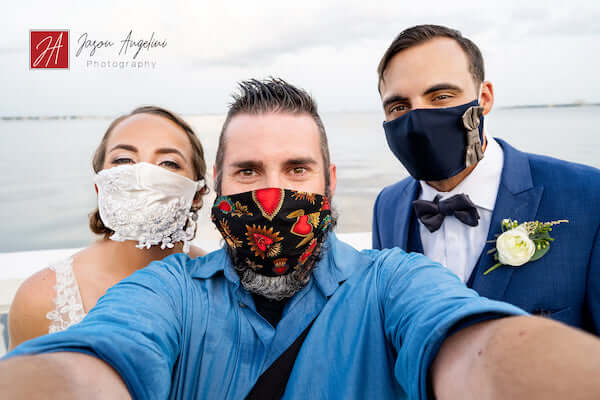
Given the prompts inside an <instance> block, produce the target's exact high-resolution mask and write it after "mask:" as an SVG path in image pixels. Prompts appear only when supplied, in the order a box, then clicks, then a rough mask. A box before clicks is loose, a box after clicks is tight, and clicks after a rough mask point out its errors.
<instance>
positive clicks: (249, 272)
mask: <svg viewBox="0 0 600 400" xmlns="http://www.w3.org/2000/svg"><path fill="white" fill-rule="evenodd" d="M326 235H327V234H326ZM324 243H325V238H323V243H322V244H321V245H320V246H319V248H317V249H315V251H314V252H313V254H311V256H310V257H309V259H308V260H306V263H305V264H304V266H303V268H302V269H300V270H295V271H292V272H290V273H289V274H285V275H281V276H266V275H262V274H260V273H257V272H256V271H254V270H253V269H252V268H250V267H249V266H248V264H247V263H246V260H244V259H241V258H240V257H238V256H237V254H235V252H234V251H232V250H231V248H230V247H229V246H227V245H225V248H226V249H227V253H228V254H229V258H230V259H231V262H232V264H233V266H234V268H235V270H236V271H237V273H238V275H239V277H240V283H241V284H242V287H243V288H244V289H246V290H247V291H249V292H250V293H254V294H258V295H261V296H263V297H266V298H267V299H271V300H277V301H281V300H283V299H288V298H290V297H292V296H294V295H295V294H296V293H298V292H299V291H300V290H302V289H303V288H304V287H305V286H306V285H308V282H310V277H311V276H312V271H313V268H314V267H315V266H316V264H317V263H318V262H319V260H320V254H321V250H322V248H323V246H324Z"/></svg>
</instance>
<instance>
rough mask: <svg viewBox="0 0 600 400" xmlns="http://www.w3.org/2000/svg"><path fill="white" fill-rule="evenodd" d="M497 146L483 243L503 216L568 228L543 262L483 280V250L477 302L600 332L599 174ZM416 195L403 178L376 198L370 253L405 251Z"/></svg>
mask: <svg viewBox="0 0 600 400" xmlns="http://www.w3.org/2000/svg"><path fill="white" fill-rule="evenodd" d="M496 140H497V141H498V143H499V144H500V146H502V149H503V151H504V167H503V170H502V177H501V181H500V187H499V189H498V196H497V198H496V205H495V208H494V211H493V214H492V222H491V225H490V230H489V233H488V240H493V239H495V237H496V236H495V235H496V234H498V233H500V223H501V221H502V219H504V218H512V219H516V220H518V221H519V222H525V221H534V220H537V221H551V220H558V219H568V220H569V223H568V224H561V225H559V226H557V227H555V228H554V230H553V231H552V233H551V236H552V237H553V238H554V239H555V241H554V242H552V245H551V246H550V250H549V251H548V253H546V255H545V256H544V257H542V258H541V259H539V260H537V261H534V262H531V263H527V264H525V265H523V266H521V267H506V266H503V267H500V268H498V269H496V270H495V271H493V272H491V273H489V274H488V275H483V272H484V271H485V270H486V269H487V268H488V267H490V266H492V265H494V264H495V261H494V259H493V255H488V254H487V252H488V250H489V249H491V248H492V247H493V244H487V245H486V247H485V248H484V250H483V252H482V253H481V256H480V258H479V261H478V262H477V265H476V266H475V269H474V270H473V273H472V275H471V277H470V279H469V281H468V282H467V285H468V286H469V287H471V288H473V289H474V290H476V291H477V292H478V293H479V294H480V295H482V296H485V297H488V298H491V299H494V300H501V301H505V302H508V303H512V304H514V305H516V306H518V307H521V308H523V309H524V310H526V311H528V312H530V313H533V314H541V315H545V316H548V317H550V318H553V319H556V320H558V321H562V322H564V323H567V324H569V325H572V326H576V327H579V328H582V329H584V330H586V331H588V332H592V333H594V334H598V333H600V233H599V232H600V170H598V169H596V168H592V167H588V166H584V165H580V164H574V163H569V162H566V161H561V160H557V159H554V158H550V157H545V156H540V155H535V154H528V153H523V152H521V151H518V150H516V149H515V148H513V147H511V146H510V145H509V144H507V143H506V142H504V141H502V140H500V139H496ZM419 190H420V186H419V182H418V181H416V180H415V179H413V178H412V177H408V178H406V179H404V180H402V181H400V182H398V183H396V184H394V185H391V186H388V187H386V188H385V189H383V190H382V191H381V193H379V195H378V196H377V200H376V202H375V209H374V215H373V248H376V249H382V248H390V247H395V246H398V247H401V248H403V249H406V248H407V243H408V242H409V226H410V222H411V219H412V218H413V207H412V201H413V200H415V199H416V197H417V196H418V194H419ZM413 232H415V230H414V229H413ZM416 232H418V230H416ZM419 243H420V239H419ZM457 245H460V243H458V244H457Z"/></svg>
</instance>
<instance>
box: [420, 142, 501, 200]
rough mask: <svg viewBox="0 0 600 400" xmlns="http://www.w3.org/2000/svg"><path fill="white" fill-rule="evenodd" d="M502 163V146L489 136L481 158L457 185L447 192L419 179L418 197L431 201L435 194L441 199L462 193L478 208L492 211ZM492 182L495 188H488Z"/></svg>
mask: <svg viewBox="0 0 600 400" xmlns="http://www.w3.org/2000/svg"><path fill="white" fill-rule="evenodd" d="M503 164H504V156H503V152H502V148H501V147H500V145H499V144H498V142H496V141H495V140H494V138H492V137H489V138H488V139H487V146H486V148H485V153H484V157H483V159H481V161H479V162H478V163H477V166H476V167H475V168H474V169H473V171H471V173H470V174H469V175H468V176H467V177H466V178H465V179H464V180H463V181H462V182H461V183H460V184H459V185H458V186H457V187H455V188H454V189H452V190H451V191H449V192H438V191H437V190H436V189H434V188H432V187H431V186H429V185H428V184H427V183H426V182H425V181H419V184H420V185H421V195H420V196H419V199H421V200H428V201H432V200H433V199H434V198H435V196H436V195H440V196H442V198H443V199H446V198H449V197H452V196H454V195H455V194H460V193H464V194H466V195H468V196H469V198H470V199H471V201H472V202H473V203H474V204H475V205H476V206H477V207H478V208H483V209H486V210H488V211H493V209H494V205H495V203H496V196H497V194H498V186H499V185H500V177H501V176H502V167H503ZM494 184H495V185H496V186H495V189H496V190H490V189H491V188H493V186H490V185H494Z"/></svg>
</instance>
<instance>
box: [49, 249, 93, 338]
mask: <svg viewBox="0 0 600 400" xmlns="http://www.w3.org/2000/svg"><path fill="white" fill-rule="evenodd" d="M50 269H51V270H53V271H54V272H55V273H56V286H54V289H55V290H56V297H55V298H54V304H55V305H56V307H55V308H54V310H52V311H50V312H49V313H47V314H46V318H48V319H49V320H50V321H51V323H50V328H49V329H48V333H54V332H59V331H63V330H65V329H67V328H68V327H69V326H71V325H73V324H76V323H78V322H80V321H81V320H82V319H83V317H85V315H86V314H85V312H84V310H83V302H82V301H81V293H80V292H79V285H78V284H77V279H76V278H75V274H74V273H73V257H69V258H67V259H65V260H62V261H60V262H57V263H55V264H53V265H51V266H50Z"/></svg>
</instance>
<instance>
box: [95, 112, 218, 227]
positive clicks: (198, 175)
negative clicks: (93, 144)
mask: <svg viewBox="0 0 600 400" xmlns="http://www.w3.org/2000/svg"><path fill="white" fill-rule="evenodd" d="M137 114H152V115H158V116H160V117H163V118H166V119H168V120H170V121H172V122H174V123H175V124H176V125H177V126H179V127H180V128H181V129H183V131H185V133H186V135H187V137H188V139H189V140H190V144H191V145H192V169H193V171H194V180H201V179H205V175H206V161H205V160H204V149H203V148H202V144H201V143H200V140H199V139H198V137H197V136H196V134H195V133H194V130H193V129H192V128H191V126H190V125H189V124H188V123H187V122H185V121H184V120H183V119H182V118H181V117H180V116H178V115H177V114H175V113H174V112H172V111H169V110H166V109H164V108H162V107H157V106H142V107H138V108H136V109H135V110H133V111H132V112H130V113H129V114H125V115H121V116H120V117H118V118H117V119H115V120H114V121H113V122H111V124H110V125H109V126H108V129H107V130H106V132H105V133H104V136H103V137H102V140H101V141H100V144H99V145H98V148H97V149H96V151H95V152H94V157H93V158H92V168H93V169H94V172H96V173H98V172H100V171H102V169H103V166H104V161H105V157H106V144H107V142H108V138H109V136H110V134H111V132H112V131H113V130H114V129H115V127H116V126H117V125H119V124H120V123H121V122H123V121H124V120H126V119H127V118H129V117H131V116H133V115H137ZM207 193H208V186H206V184H204V186H203V187H202V189H200V190H199V191H198V192H197V194H196V196H200V198H201V197H202V196H204V195H205V194H207ZM200 208H202V203H200V205H199V206H195V207H194V208H193V209H192V211H198V210H199V209H200ZM89 217H90V229H91V230H92V232H94V233H97V234H100V235H102V234H103V235H104V237H105V238H106V237H108V236H110V235H111V234H113V233H114V231H113V230H112V229H110V228H108V227H106V226H105V225H104V223H103V222H102V219H101V218H100V212H99V211H98V208H96V209H95V210H94V211H92V212H91V213H90V216H89Z"/></svg>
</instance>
